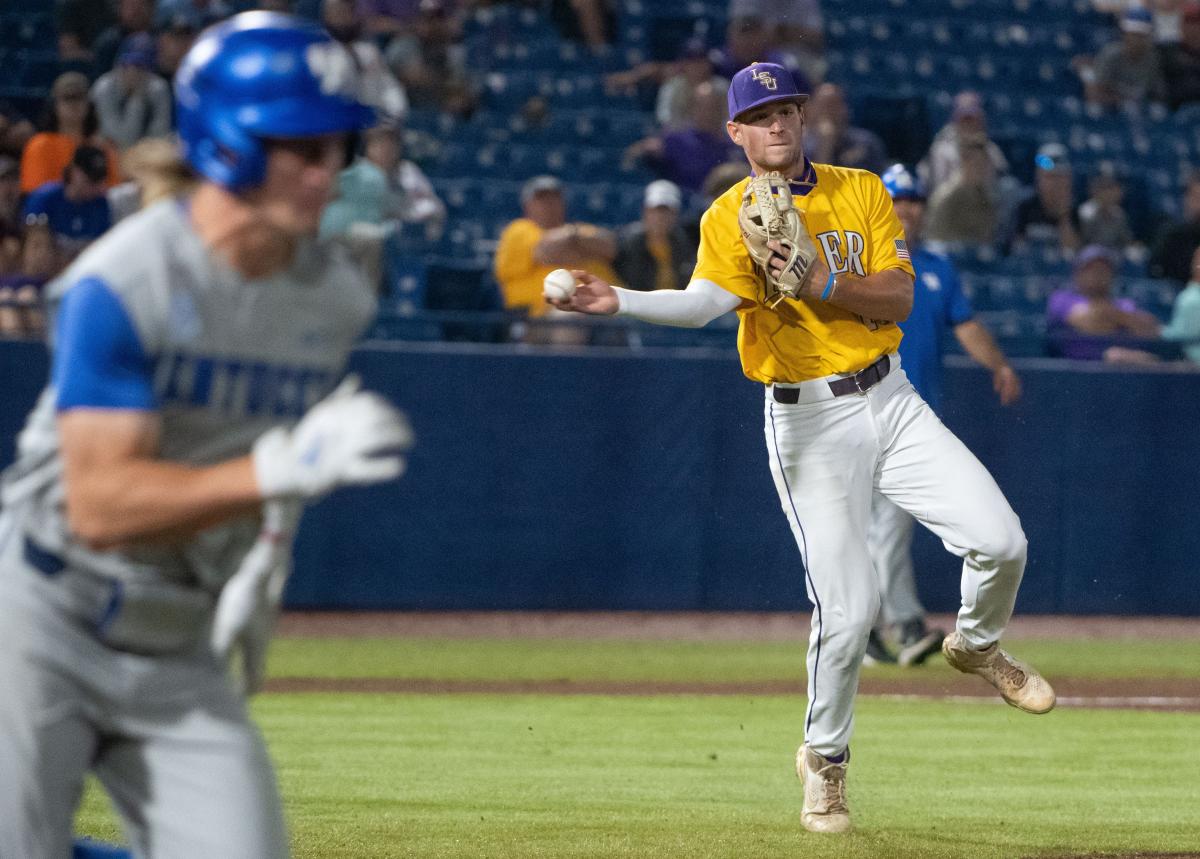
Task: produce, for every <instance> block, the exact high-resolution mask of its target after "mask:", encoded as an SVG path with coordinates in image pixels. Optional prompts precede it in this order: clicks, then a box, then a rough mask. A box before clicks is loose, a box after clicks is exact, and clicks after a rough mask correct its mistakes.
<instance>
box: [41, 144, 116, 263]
mask: <svg viewBox="0 0 1200 859" xmlns="http://www.w3.org/2000/svg"><path fill="white" fill-rule="evenodd" d="M107 178H108V156H107V154H106V153H105V152H104V151H103V150H102V149H99V148H97V147H95V146H87V145H85V146H80V147H79V148H78V149H76V150H75V154H74V156H73V157H72V158H71V163H70V164H69V165H68V166H67V169H66V171H65V172H64V174H63V179H62V181H61V182H49V183H47V184H45V185H43V186H42V187H40V188H38V189H37V190H36V191H34V192H33V193H32V194H30V195H29V197H28V198H27V199H26V200H25V222H26V223H27V224H28V223H31V222H32V223H43V222H44V223H45V224H46V225H47V226H48V227H49V228H50V231H51V232H52V233H53V234H54V237H55V240H56V241H57V243H58V249H59V251H60V252H61V253H62V254H63V256H64V258H66V259H73V258H74V257H75V256H76V255H77V254H78V253H79V252H80V251H81V250H83V249H84V248H85V247H86V246H87V245H88V244H89V243H90V242H92V241H93V240H94V239H97V238H99V237H100V236H101V235H102V234H103V233H104V231H105V230H107V229H108V228H109V227H111V226H112V210H111V209H110V208H109V205H108V197H107V196H106V195H105V188H106V185H107Z"/></svg>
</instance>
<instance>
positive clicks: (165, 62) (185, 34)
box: [154, 7, 204, 110]
mask: <svg viewBox="0 0 1200 859" xmlns="http://www.w3.org/2000/svg"><path fill="white" fill-rule="evenodd" d="M156 20H157V26H156V27H155V34H156V35H155V39H156V41H155V45H154V47H155V58H156V60H157V66H156V68H155V71H157V72H158V74H159V75H161V76H162V78H163V79H164V80H166V81H167V82H168V83H173V82H174V81H175V73H176V72H177V71H179V64H180V63H181V62H183V57H184V55H185V54H186V53H187V52H188V51H189V50H191V48H192V43H193V42H195V41H196V36H197V35H198V34H199V33H200V31H201V30H202V29H204V19H203V18H202V17H201V16H200V13H199V12H197V11H196V10H195V9H192V8H190V7H184V8H182V9H179V10H177V11H175V12H173V13H171V14H170V15H159V16H158V18H157V19H156ZM174 108H175V105H174V103H173V102H172V104H171V109H172V110H174Z"/></svg>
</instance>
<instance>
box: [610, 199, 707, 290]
mask: <svg viewBox="0 0 1200 859" xmlns="http://www.w3.org/2000/svg"><path fill="white" fill-rule="evenodd" d="M682 206H683V194H682V193H681V192H680V190H679V186H678V185H676V184H674V183H673V182H668V181H667V180H666V179H657V180H655V181H654V182H651V183H650V184H649V185H647V186H646V196H645V198H644V200H643V203H642V219H641V220H640V221H637V222H635V223H632V224H630V225H628V226H627V227H625V229H624V230H622V231H621V237H620V243H619V245H618V248H617V259H616V262H614V263H613V268H615V269H616V270H617V276H618V277H620V279H621V281H622V282H623V283H624V284H625V286H627V287H628V288H629V289H636V290H640V291H641V292H650V291H651V290H654V289H684V288H686V287H687V285H688V281H689V280H691V278H692V269H694V268H695V267H696V245H695V244H694V243H693V242H692V241H691V240H690V239H688V236H687V233H686V232H685V231H684V229H683V227H682V226H680V223H679V210H680V208H681V207H682Z"/></svg>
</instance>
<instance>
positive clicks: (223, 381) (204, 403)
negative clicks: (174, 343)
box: [154, 355, 334, 418]
mask: <svg viewBox="0 0 1200 859" xmlns="http://www.w3.org/2000/svg"><path fill="white" fill-rule="evenodd" d="M333 381H334V376H333V373H331V372H330V371H329V370H325V369H320V368H311V367H289V366H285V365H280V364H274V365H272V364H266V363H262V362H247V361H240V360H237V359H230V358H214V357H209V356H203V355H198V356H194V355H172V356H169V357H168V358H166V359H165V360H163V361H160V362H159V364H158V368H157V375H156V378H155V380H154V390H155V394H156V395H157V398H158V400H159V402H160V404H161V405H162V406H164V407H170V406H173V405H177V404H182V405H186V406H193V407H198V408H209V409H213V410H216V411H218V412H220V413H222V414H225V415H229V416H231V417H241V416H254V415H276V416H279V417H296V418H298V417H300V416H301V415H302V414H304V412H306V411H307V410H308V409H309V408H310V407H312V406H313V405H314V404H315V403H316V402H317V400H319V399H320V398H321V396H322V394H324V393H325V392H326V391H328V390H329V388H330V387H331V386H332V385H333Z"/></svg>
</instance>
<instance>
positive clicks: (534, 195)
mask: <svg viewBox="0 0 1200 859" xmlns="http://www.w3.org/2000/svg"><path fill="white" fill-rule="evenodd" d="M521 210H522V212H523V213H524V216H523V217H520V218H517V219H516V220H515V221H513V222H512V223H510V224H509V225H508V226H507V227H505V228H504V230H503V232H501V234H500V242H499V244H498V245H497V247H496V259H495V274H496V282H497V283H498V284H500V293H501V295H502V297H503V299H504V306H505V308H507V309H509V310H525V311H527V312H528V313H529V315H530V316H532V317H537V316H542V315H544V314H545V313H546V312H547V311H548V310H550V309H551V308H550V307H549V306H548V305H547V304H546V302H545V300H544V299H543V297H542V280H543V279H544V278H545V277H546V275H548V274H549V273H550V272H552V271H553V270H554V269H556V268H566V269H587V270H588V271H590V272H592V273H594V274H596V276H597V277H603V278H604V279H605V280H609V278H610V277H611V278H613V280H618V279H617V278H616V273H615V272H614V271H613V269H612V262H613V260H614V259H615V258H616V255H617V240H616V237H615V236H614V235H613V234H612V233H611V232H610V231H609V230H606V229H602V228H600V227H594V226H592V225H590V224H580V223H568V222H567V207H566V202H565V200H564V198H563V186H562V182H560V181H559V180H558V179H556V178H555V177H553V176H536V177H534V178H533V179H530V180H529V181H528V182H526V183H525V185H524V186H523V187H522V188H521ZM599 272H604V274H599ZM609 282H610V283H611V282H612V281H611V280H610V281H609ZM618 282H619V280H618Z"/></svg>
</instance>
